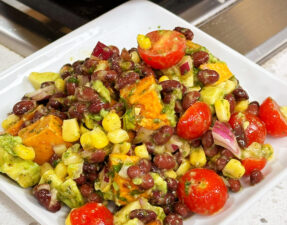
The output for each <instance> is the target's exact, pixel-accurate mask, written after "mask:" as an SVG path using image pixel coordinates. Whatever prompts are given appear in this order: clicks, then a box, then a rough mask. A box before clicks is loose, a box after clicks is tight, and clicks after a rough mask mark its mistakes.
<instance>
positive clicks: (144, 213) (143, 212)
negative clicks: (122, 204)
mask: <svg viewBox="0 0 287 225" xmlns="http://www.w3.org/2000/svg"><path fill="white" fill-rule="evenodd" d="M129 217H130V219H134V218H138V219H139V220H140V221H142V222H143V223H144V224H146V223H149V222H151V221H154V220H155V219H156V217H157V215H156V213H155V212H154V211H152V210H148V209H134V210H132V211H131V212H130V214H129Z"/></svg>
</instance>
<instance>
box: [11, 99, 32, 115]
mask: <svg viewBox="0 0 287 225" xmlns="http://www.w3.org/2000/svg"><path fill="white" fill-rule="evenodd" d="M35 107H36V104H35V102H34V101H30V100H23V101H20V102H17V103H16V104H15V105H14V107H13V113H14V114H15V115H17V116H22V115H23V114H25V113H26V112H28V111H31V110H33V109H34V108H35Z"/></svg>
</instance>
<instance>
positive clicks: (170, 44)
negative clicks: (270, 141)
mask: <svg viewBox="0 0 287 225" xmlns="http://www.w3.org/2000/svg"><path fill="white" fill-rule="evenodd" d="M146 36H147V37H148V38H149V39H150V41H151V48H149V49H142V48H141V47H138V52H139V54H140V56H141V58H142V59H143V61H145V62H146V63H147V64H148V65H150V66H151V67H152V68H154V69H166V68H169V67H171V66H173V65H175V64H177V63H178V62H179V61H180V60H181V59H182V57H183V56H184V54H185V47H186V46H185V43H186V39H185V37H184V35H183V34H181V33H179V32H177V31H172V30H156V31H152V32H150V33H148V34H147V35H146Z"/></svg>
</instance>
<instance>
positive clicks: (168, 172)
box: [164, 170, 177, 179]
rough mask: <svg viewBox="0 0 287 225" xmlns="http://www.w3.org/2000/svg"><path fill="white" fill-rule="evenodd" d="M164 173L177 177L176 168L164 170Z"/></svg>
mask: <svg viewBox="0 0 287 225" xmlns="http://www.w3.org/2000/svg"><path fill="white" fill-rule="evenodd" d="M164 175H165V176H166V177H169V178H173V179H175V178H176V177H177V175H176V172H175V171H174V170H167V171H165V172H164Z"/></svg>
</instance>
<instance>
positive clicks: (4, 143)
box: [0, 134, 22, 156]
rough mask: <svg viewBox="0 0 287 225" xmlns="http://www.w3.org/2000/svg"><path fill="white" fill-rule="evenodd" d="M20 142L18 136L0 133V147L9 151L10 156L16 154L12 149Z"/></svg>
mask: <svg viewBox="0 0 287 225" xmlns="http://www.w3.org/2000/svg"><path fill="white" fill-rule="evenodd" d="M21 143H22V139H21V138H20V137H18V136H17V137H15V136H12V135H10V134H4V135H0V148H3V150H4V151H6V152H7V153H9V154H10V155H12V156H17V154H16V153H15V151H14V149H15V147H16V146H17V145H18V144H21Z"/></svg>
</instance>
